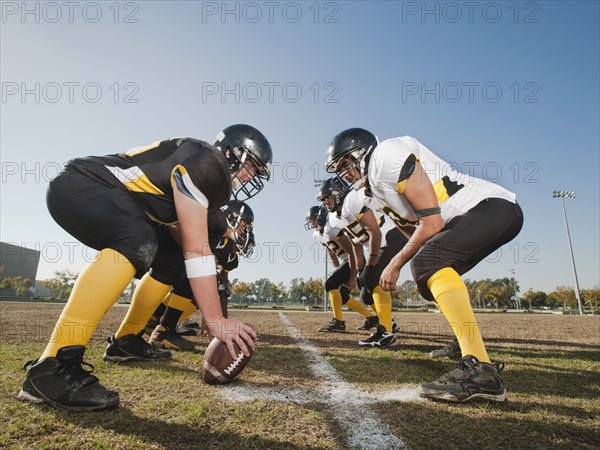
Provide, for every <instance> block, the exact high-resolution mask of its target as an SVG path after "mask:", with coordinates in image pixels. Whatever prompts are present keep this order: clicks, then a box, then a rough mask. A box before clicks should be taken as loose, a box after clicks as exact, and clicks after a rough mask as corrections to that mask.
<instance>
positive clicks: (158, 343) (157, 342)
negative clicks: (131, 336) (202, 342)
mask: <svg viewBox="0 0 600 450" xmlns="http://www.w3.org/2000/svg"><path fill="white" fill-rule="evenodd" d="M149 342H150V344H152V345H154V346H155V347H156V348H165V349H170V350H193V349H194V346H195V344H194V343H193V342H192V341H188V340H187V339H185V338H183V337H181V336H180V335H179V334H177V333H175V332H174V331H172V330H169V329H168V328H166V327H164V326H163V325H158V326H157V327H156V328H155V329H154V331H153V332H152V336H150V340H149Z"/></svg>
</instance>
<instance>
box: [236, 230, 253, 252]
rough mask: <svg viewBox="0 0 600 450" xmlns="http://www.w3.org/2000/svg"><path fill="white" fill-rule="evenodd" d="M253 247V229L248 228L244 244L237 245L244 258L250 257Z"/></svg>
mask: <svg viewBox="0 0 600 450" xmlns="http://www.w3.org/2000/svg"><path fill="white" fill-rule="evenodd" d="M254 247H256V242H255V240H254V231H252V230H250V232H249V233H248V239H247V240H246V242H245V244H244V245H242V246H241V247H238V249H239V251H240V253H241V254H242V256H243V257H244V258H250V257H251V256H252V254H253V253H254Z"/></svg>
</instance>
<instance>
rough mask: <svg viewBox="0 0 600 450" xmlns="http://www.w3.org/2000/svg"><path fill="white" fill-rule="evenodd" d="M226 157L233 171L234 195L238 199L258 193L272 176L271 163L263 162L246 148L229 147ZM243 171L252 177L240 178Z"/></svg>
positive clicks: (244, 198) (246, 198)
mask: <svg viewBox="0 0 600 450" xmlns="http://www.w3.org/2000/svg"><path fill="white" fill-rule="evenodd" d="M225 157H226V158H227V161H228V162H229V167H230V170H231V172H232V176H231V184H232V188H233V191H234V192H233V196H234V198H235V199H236V200H240V201H245V200H248V199H250V198H252V197H254V196H255V195H256V194H258V193H259V192H260V191H261V190H262V189H263V188H264V187H265V182H266V181H269V178H270V177H271V167H270V164H267V165H266V166H265V165H263V164H261V163H260V162H259V161H258V160H257V159H256V158H254V157H253V156H252V154H251V153H250V151H248V150H247V149H245V148H243V147H242V148H237V147H236V148H233V149H231V148H229V147H228V148H227V150H226V151H225ZM242 171H245V173H246V174H247V175H249V177H250V179H248V180H247V181H243V180H242V179H241V178H240V174H241V173H242Z"/></svg>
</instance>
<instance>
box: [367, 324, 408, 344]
mask: <svg viewBox="0 0 600 450" xmlns="http://www.w3.org/2000/svg"><path fill="white" fill-rule="evenodd" d="M358 345H360V346H361V347H379V348H382V347H394V346H396V345H398V339H397V338H396V336H394V334H393V333H390V332H389V331H386V330H385V327H384V326H383V325H377V331H376V332H375V333H372V334H371V335H370V336H369V337H368V338H367V339H364V340H362V341H358Z"/></svg>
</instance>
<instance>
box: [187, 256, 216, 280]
mask: <svg viewBox="0 0 600 450" xmlns="http://www.w3.org/2000/svg"><path fill="white" fill-rule="evenodd" d="M185 271H186V273H187V277H188V278H200V277H208V276H210V275H216V274H217V264H216V262H215V257H214V256H197V257H196V258H190V259H186V260H185Z"/></svg>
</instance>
